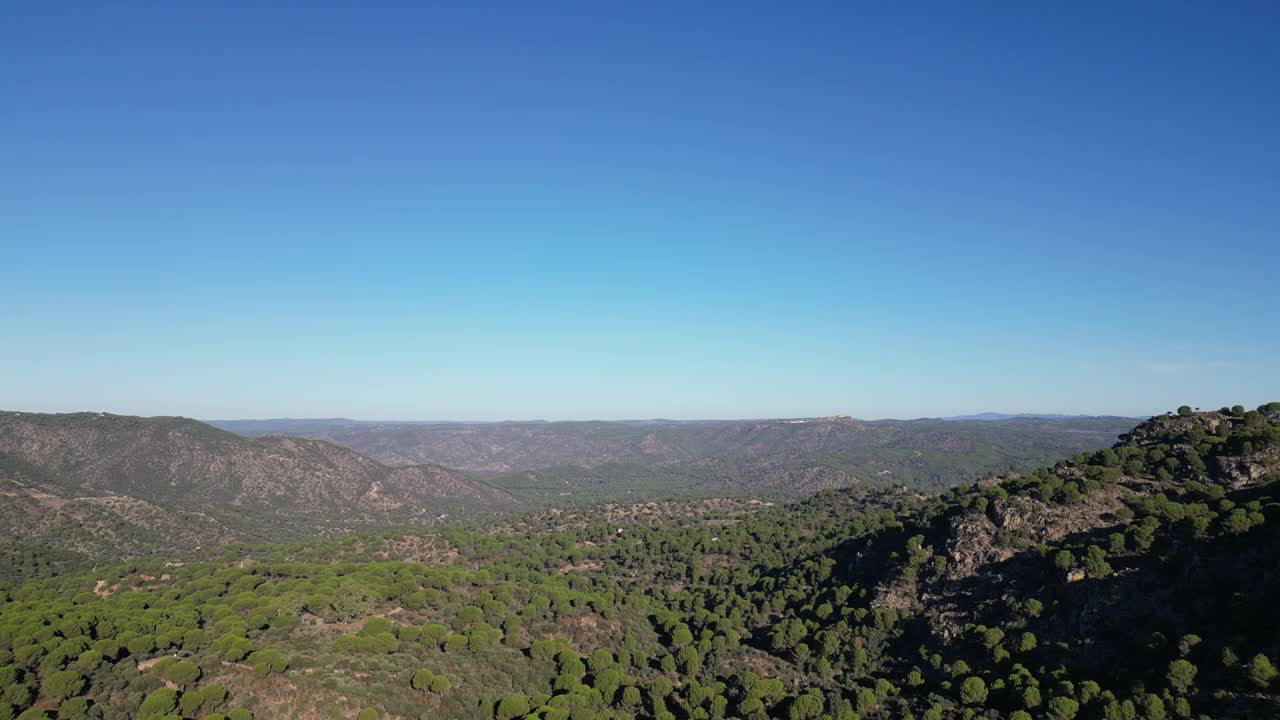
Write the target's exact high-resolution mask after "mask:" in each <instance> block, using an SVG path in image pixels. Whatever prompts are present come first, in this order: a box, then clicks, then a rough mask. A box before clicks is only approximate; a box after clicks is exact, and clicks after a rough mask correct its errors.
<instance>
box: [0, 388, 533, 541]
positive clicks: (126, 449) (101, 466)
mask: <svg viewBox="0 0 1280 720" xmlns="http://www.w3.org/2000/svg"><path fill="white" fill-rule="evenodd" d="M0 494H3V495H4V496H5V503H4V507H3V509H0V532H8V533H10V534H12V535H13V536H15V537H18V538H25V539H27V540H35V539H36V538H38V537H41V536H46V537H48V538H49V541H48V542H49V544H50V545H52V546H54V547H59V548H61V549H66V550H71V551H78V552H85V553H89V554H93V553H96V552H98V551H102V552H107V551H110V553H111V554H115V555H130V554H136V553H138V552H140V551H141V550H147V549H151V550H164V549H166V548H170V547H189V546H195V545H203V544H218V543H223V542H227V541H229V540H232V539H235V540H264V539H276V538H288V537H298V536H310V535H314V534H317V533H328V532H343V531H347V530H351V529H355V528H360V527H383V526H388V525H407V524H421V523H424V522H433V521H435V520H437V519H439V518H440V516H442V515H444V516H447V515H455V516H456V515H458V514H473V513H476V512H502V511H507V510H511V509H514V508H516V507H518V506H519V502H518V501H517V500H516V499H515V498H514V497H513V496H512V495H511V494H510V493H508V492H506V491H504V490H501V489H499V488H496V487H493V486H492V485H489V484H487V483H485V482H483V481H480V480H477V479H475V478H473V477H471V476H469V475H467V474H466V473H462V472H458V471H456V470H450V469H448V468H443V467H438V466H434V465H413V466H402V467H388V466H386V465H383V464H381V463H378V462H376V461H374V460H370V459H369V458H367V457H364V456H362V455H360V454H358V453H356V452H354V451H352V450H350V449H348V448H344V447H340V446H337V445H334V444H332V443H329V442H325V441H323V440H315V439H308V438H296V437H284V436H272V437H262V438H246V437H243V436H240V435H236V434H234V433H230V432H227V431H225V430H220V429H218V428H215V427H212V426H210V425H206V424H205V423H202V422H198V421H196V420H189V419H186V418H177V417H156V418H140V417H131V416H123V415H110V414H103V413H71V414H58V415H47V414H38V413H26V412H3V413H0Z"/></svg>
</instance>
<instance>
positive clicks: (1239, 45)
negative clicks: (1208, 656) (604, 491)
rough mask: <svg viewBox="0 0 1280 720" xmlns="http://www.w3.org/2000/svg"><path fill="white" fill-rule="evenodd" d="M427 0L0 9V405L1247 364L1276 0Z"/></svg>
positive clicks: (884, 400)
mask: <svg viewBox="0 0 1280 720" xmlns="http://www.w3.org/2000/svg"><path fill="white" fill-rule="evenodd" d="M444 5H445V4H444V3H420V2H412V3H408V2H407V3H403V4H396V3H325V2H303V3H285V2H265V3H264V2H213V3H154V2H148V3H134V2H110V3H103V2H99V3H56V2H31V3H20V4H19V3H14V4H9V5H7V6H6V7H5V9H4V10H3V11H0V408H6V409H20V410H42V411H67V410H106V411H112V412H119V413H136V414H147V415H154V414H183V415H189V416H195V417H202V418H214V417H219V418H228V417H276V416H294V417H307V416H310V417H327V416H348V417H356V418H367V419H395V418H402V419H501V418H516V419H520V418H552V419H557V418H635V417H676V418H694V417H766V416H805V415H819V414H829V413H837V412H843V413H850V414H853V415H855V416H860V417H914V416H924V415H948V414H958V413H967V412H974V411H982V410H998V411H1056V412H1070V413H1076V412H1080V413H1119V414H1141V413H1147V412H1154V411H1163V410H1166V409H1170V408H1172V407H1175V406H1176V405H1178V404H1181V403H1183V402H1187V403H1191V404H1193V405H1204V406H1214V407H1216V406H1218V405H1222V404H1232V403H1236V402H1240V403H1244V404H1248V405H1253V404H1257V403H1261V402H1263V401H1270V400H1280V42H1277V41H1276V38H1277V36H1280V4H1278V3H1275V2H1258V3H1248V2H1238V3H1237V2H1231V3H1209V2H1199V3H1182V2H1159V3H1138V2H1132V3H1130V2H1123V3H1114V2H1102V3H1014V2H1000V3H981V2H980V3H952V2H945V3H849V2H834V3H829V4H825V3H781V2H768V3H755V2H725V3H713V2H631V3H627V2H615V3H602V2H596V1H589V2H581V3H569V4H566V3H558V2H512V3H457V4H455V7H453V8H445V7H444ZM873 5H879V6H880V7H878V8H874V9H873V8H871V7H870V6H873ZM889 7H891V8H892V9H889V10H886V8H889Z"/></svg>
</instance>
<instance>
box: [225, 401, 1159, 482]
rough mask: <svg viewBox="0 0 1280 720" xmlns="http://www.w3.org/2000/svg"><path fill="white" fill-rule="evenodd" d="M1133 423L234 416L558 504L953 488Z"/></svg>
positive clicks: (239, 426) (249, 427)
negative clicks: (464, 474)
mask: <svg viewBox="0 0 1280 720" xmlns="http://www.w3.org/2000/svg"><path fill="white" fill-rule="evenodd" d="M1136 422H1137V421H1135V420H1133V419H1131V418H1115V417H1097V418H1094V417H1084V418H1061V419H1045V418H1026V417H1013V418H1007V419H1003V420H983V421H979V420H971V421H964V420H939V419H921V420H875V421H863V420H857V419H854V418H850V417H847V416H832V417H824V418H787V419H775V420H706V421H696V422H690V421H674V420H646V421H620V422H607V421H583V422H545V421H538V422H498V423H460V422H367V421H366V422H357V421H347V420H336V421H324V420H265V421H264V420H238V421H216V422H215V423H214V424H216V425H218V426H220V427H222V428H225V429H227V430H232V431H236V432H242V433H245V434H247V435H264V434H273V433H288V434H295V435H300V436H303V437H308V438H315V439H322V440H327V441H329V442H333V443H335V444H338V445H342V446H344V447H349V448H351V449H353V450H356V451H357V452H359V453H361V454H363V455H367V456H369V457H371V458H373V459H375V460H377V461H379V462H382V463H386V464H388V465H413V464H421V463H430V464H437V465H444V466H448V467H455V468H460V469H463V470H469V471H473V472H475V473H477V474H478V477H481V478H483V479H485V480H487V481H489V482H491V483H494V484H496V485H499V486H502V487H504V488H507V489H509V490H512V491H514V492H517V493H521V494H525V495H533V496H543V497H551V498H565V497H583V496H586V497H592V498H600V497H609V496H616V495H618V494H620V493H622V492H626V493H629V494H631V495H635V494H647V495H652V494H655V493H657V494H689V493H708V492H714V493H720V494H742V493H767V494H771V495H781V496H788V497H794V496H800V495H805V494H809V493H813V492H817V491H818V490H822V489H825V488H830V487H845V486H849V485H854V484H859V483H861V484H868V485H887V484H907V485H918V486H931V487H945V486H950V485H953V484H956V483H959V482H964V481H968V480H973V479H976V478H977V477H980V476H981V475H983V474H984V473H988V472H992V471H999V470H1006V469H1008V467H1009V466H1010V465H1012V464H1019V465H1023V466H1027V465H1032V464H1036V463H1043V462H1052V461H1054V460H1058V459H1061V458H1064V457H1069V456H1071V455H1074V454H1075V453H1077V452H1081V451H1083V450H1093V449H1096V448H1099V447H1105V446H1106V445H1109V444H1110V443H1112V442H1114V441H1115V439H1116V437H1117V436H1119V435H1120V434H1121V433H1123V432H1125V431H1126V430H1129V429H1130V428H1132V427H1133V426H1134V425H1135V424H1136Z"/></svg>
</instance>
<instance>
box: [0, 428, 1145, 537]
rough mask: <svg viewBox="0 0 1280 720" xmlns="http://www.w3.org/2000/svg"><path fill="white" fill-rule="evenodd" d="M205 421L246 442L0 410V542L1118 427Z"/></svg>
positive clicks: (336, 522) (234, 526) (560, 489)
mask: <svg viewBox="0 0 1280 720" xmlns="http://www.w3.org/2000/svg"><path fill="white" fill-rule="evenodd" d="M218 424H219V425H222V426H223V427H226V428H232V429H238V430H239V431H240V432H242V433H244V434H237V433H234V432H230V431H228V430H226V429H222V428H219V427H215V426H213V425H210V424H206V423H202V422H199V421H196V420H190V419H187V418H179V417H154V418H142V417H131V416H122V415H111V414H104V413H70V414H40V413H27V412H0V496H3V497H4V502H3V504H0V545H5V544H7V545H8V546H10V547H15V546H21V545H23V544H25V543H33V542H34V543H38V544H40V545H41V546H42V547H44V548H46V549H52V550H56V551H59V552H66V553H71V554H73V555H76V556H82V557H89V558H95V557H103V556H109V557H121V556H123V557H128V556H137V555H145V554H151V553H166V552H172V551H179V550H190V549H192V548H196V547H204V548H214V547H219V546H222V545H225V544H227V543H231V542H246V541H272V540H287V539H292V538H302V537H312V536H315V535H317V534H336V533H346V532H350V531H353V530H358V529H361V528H381V527H405V526H412V525H422V524H432V523H437V522H439V521H441V520H444V519H456V518H460V517H475V516H478V515H483V514H493V513H506V512H510V511H513V510H519V509H522V508H530V507H537V506H563V505H567V504H581V503H583V502H588V501H593V500H605V499H626V498H630V499H641V498H643V499H654V498H662V497H673V496H686V497H688V496H700V497H706V496H747V495H751V496H766V497H774V498H789V497H800V496H804V495H809V494H812V493H815V492H818V491H820V490H823V489H829V488H840V487H850V486H855V485H862V486H868V487H883V486H898V485H909V486H915V487H922V488H943V487H950V486H954V485H956V484H960V483H963V482H968V481H972V480H974V479H977V478H980V477H982V476H983V475H985V474H988V473H991V472H997V471H1002V470H1006V469H1008V468H1009V467H1010V465H1014V464H1017V465H1022V466H1024V467H1025V466H1030V465H1035V464H1040V463H1045V462H1050V463H1051V462H1054V461H1056V460H1059V459H1062V458H1067V457H1070V456H1072V455H1074V454H1076V453H1079V452H1081V451H1084V450H1093V449H1096V448H1099V447H1105V446H1107V445H1109V444H1111V443H1112V442H1114V441H1115V439H1116V437H1117V436H1119V435H1120V434H1121V433H1123V432H1125V431H1127V430H1129V429H1130V428H1131V427H1132V426H1133V425H1134V422H1133V421H1131V420H1129V419H1124V418H1068V419H1041V418H1011V419H1005V420H996V421H943V420H910V421H901V420H883V421H871V422H867V421H861V420H856V419H853V418H849V417H843V416H841V417H828V418H796V419H784V420H735V421H705V422H685V421H669V420H652V421H635V422H502V423H432V422H425V423H412V422H409V423H399V422H397V423H376V422H357V421H351V420H345V419H341V418H337V419H302V420H261V421H257V420H254V421H230V422H221V423H218ZM284 431H288V432H290V433H291V434H288V435H286V434H282V433H283V432H284ZM5 538H7V540H6V539H5Z"/></svg>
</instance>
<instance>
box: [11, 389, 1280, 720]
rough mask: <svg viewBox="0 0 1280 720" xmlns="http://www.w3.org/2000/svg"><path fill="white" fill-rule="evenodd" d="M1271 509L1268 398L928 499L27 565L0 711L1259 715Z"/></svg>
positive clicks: (1274, 416) (891, 496)
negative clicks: (53, 574) (56, 569)
mask: <svg viewBox="0 0 1280 720" xmlns="http://www.w3.org/2000/svg"><path fill="white" fill-rule="evenodd" d="M1277 526H1280V403H1273V404H1269V405H1265V406H1262V407H1261V408H1259V409H1257V410H1251V411H1245V410H1244V408H1242V407H1236V408H1224V409H1223V410H1222V411H1218V412H1201V413H1196V412H1192V411H1191V410H1190V408H1184V409H1183V410H1182V411H1181V412H1180V413H1178V414H1173V415H1169V416H1160V417H1156V418H1152V419H1151V420H1149V421H1147V422H1145V423H1143V424H1141V425H1140V426H1139V427H1137V428H1135V429H1133V431H1132V432H1130V433H1128V434H1126V436H1125V437H1124V438H1123V439H1122V440H1121V441H1120V442H1118V443H1116V444H1115V445H1114V446H1113V447H1110V448H1106V449H1102V450H1098V451H1094V452H1088V453H1080V454H1078V455H1076V456H1075V457H1073V458H1072V459H1070V460H1066V461H1062V462H1058V463H1056V464H1054V465H1052V466H1043V467H1039V468H1036V469H1034V470H1030V471H1028V472H1014V473H1010V474H1008V475H1005V476H1002V477H992V478H990V479H987V480H983V481H982V482H979V483H976V484H973V485H970V486H966V487H963V488H955V489H952V490H949V491H947V492H945V493H943V494H941V495H936V496H927V495H924V494H921V493H918V492H915V491H912V490H909V489H904V488H898V489H885V490H875V491H868V490H865V489H861V488H854V489H841V490H832V491H826V492H823V493H820V494H818V495H816V496H814V497H812V498H808V499H806V500H803V501H800V502H796V503H792V504H789V505H785V506H781V505H774V504H769V503H763V502H758V501H733V500H718V501H706V500H689V501H669V502H645V503H635V504H618V503H614V504H609V505H602V506H597V507H584V508H574V509H550V510H542V511H539V512H537V513H531V514H526V515H523V516H519V517H509V518H506V519H504V520H503V521H502V522H501V523H497V524H495V523H490V522H484V523H476V522H473V523H470V524H467V525H461V526H458V525H455V526H449V527H443V528H440V529H438V530H434V531H430V532H428V531H416V532H394V533H382V534H379V535H370V536H360V537H346V538H342V539H333V540H324V541H311V542H300V543H293V544H289V545H272V546H261V547H237V548H234V549H233V550H231V551H229V552H227V553H226V554H224V555H222V556H221V557H219V558H218V559H217V560H216V561H214V562H203V563H196V564H186V565H181V564H179V565H169V566H163V565H159V564H136V563H135V564H132V565H123V566H113V567H106V568H100V569H98V570H96V571H94V572H92V573H86V574H81V575H75V576H70V577H63V578H54V579H49V580H43V581H36V582H29V583H27V584H25V585H23V586H21V587H18V588H14V589H12V590H11V591H9V592H7V593H6V594H5V595H4V597H3V604H0V656H2V657H3V658H4V659H6V660H8V662H9V665H7V666H4V668H3V669H2V670H0V681H3V682H4V683H5V687H4V688H3V698H4V702H5V703H8V705H7V706H6V707H5V708H0V712H3V711H4V710H8V711H9V712H10V714H15V713H17V712H19V711H23V710H24V709H25V708H29V707H35V708H37V709H55V708H56V709H58V712H59V718H61V717H63V716H66V717H80V716H82V715H83V714H85V713H93V712H99V713H101V715H100V716H101V717H103V718H104V719H106V720H114V719H115V718H121V719H123V718H143V719H144V720H151V719H153V718H165V717H180V718H193V719H198V718H204V720H210V719H214V720H225V718H240V719H242V720H243V719H246V718H248V719H252V718H275V717H296V718H302V719H305V720H310V719H312V718H326V717H342V718H358V719H360V720H364V719H368V718H397V719H398V718H414V719H416V718H431V717H446V718H457V719H459V720H516V719H518V718H527V719H529V720H535V719H536V720H575V719H579V720H584V719H588V718H596V719H600V720H623V719H624V718H653V719H654V720H715V719H718V718H743V719H744V720H769V719H771V718H786V719H787V720H828V719H831V720H890V719H896V718H917V719H920V720H950V719H953V718H954V719H957V720H961V719H962V720H977V719H983V720H1035V719H1036V718H1046V719H1048V720H1172V719H1173V718H1196V719H1197V720H1203V719H1205V718H1229V719H1249V720H1265V719H1269V718H1275V717H1277V716H1280V673H1278V672H1277V670H1276V667H1275V665H1276V660H1277V657H1280V634H1277V631H1276V627H1277V626H1276V624H1275V623H1274V622H1272V616H1273V615H1274V607H1275V602H1276V599H1277V594H1278V593H1280V575H1278V574H1277V570H1276V569H1277V568H1278V567H1280V556H1278V555H1277V553H1278V552H1280V542H1278V538H1277V536H1276V528H1277ZM41 637H43V638H44V639H43V640H41V639H40V638H41ZM9 708H12V709H9ZM27 712H30V711H29V710H27ZM77 713H79V714H77ZM95 716H96V715H95ZM24 717H35V716H27V715H24Z"/></svg>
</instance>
